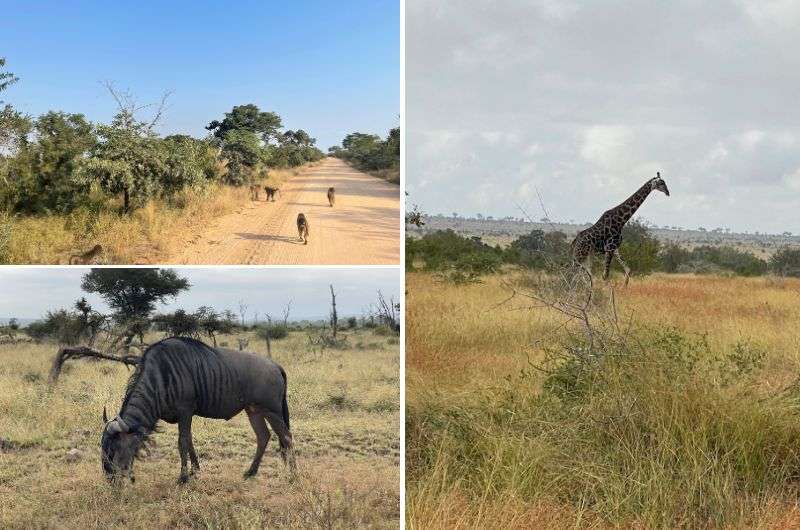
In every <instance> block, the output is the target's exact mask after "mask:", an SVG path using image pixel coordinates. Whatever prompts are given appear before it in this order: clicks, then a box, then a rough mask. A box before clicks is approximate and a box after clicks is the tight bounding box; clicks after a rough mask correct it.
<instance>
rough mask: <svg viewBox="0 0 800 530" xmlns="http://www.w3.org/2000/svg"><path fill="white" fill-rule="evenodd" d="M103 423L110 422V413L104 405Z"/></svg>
mask: <svg viewBox="0 0 800 530" xmlns="http://www.w3.org/2000/svg"><path fill="white" fill-rule="evenodd" d="M103 423H108V413H107V412H106V408H105V407H103Z"/></svg>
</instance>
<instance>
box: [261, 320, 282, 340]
mask: <svg viewBox="0 0 800 530" xmlns="http://www.w3.org/2000/svg"><path fill="white" fill-rule="evenodd" d="M256 334H257V335H258V337H259V338H261V339H264V340H266V339H267V337H269V338H270V340H279V339H284V338H286V337H287V336H288V335H289V328H287V327H286V326H284V325H283V324H265V325H263V326H259V327H258V329H257V331H256Z"/></svg>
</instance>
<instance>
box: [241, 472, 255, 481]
mask: <svg viewBox="0 0 800 530" xmlns="http://www.w3.org/2000/svg"><path fill="white" fill-rule="evenodd" d="M243 476H244V479H245V480H247V479H250V478H253V477H255V476H256V472H255V471H245V472H244V475H243Z"/></svg>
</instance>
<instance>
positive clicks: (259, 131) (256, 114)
mask: <svg viewBox="0 0 800 530" xmlns="http://www.w3.org/2000/svg"><path fill="white" fill-rule="evenodd" d="M281 127H283V124H282V123H281V117H280V116H278V115H277V114H276V113H274V112H262V111H261V109H259V108H258V106H256V105H253V104H252V103H251V104H248V105H239V106H236V107H233V110H231V111H230V112H226V113H225V118H223V120H222V121H218V120H214V121H212V122H211V123H209V124H208V126H207V127H206V130H209V131H212V132H213V134H214V136H215V137H216V138H218V139H219V140H224V139H225V138H226V136H227V135H228V133H229V132H231V131H247V132H251V133H254V134H256V135H258V136H260V138H261V140H262V141H263V142H264V143H265V144H268V143H269V142H270V140H271V139H273V138H277V137H278V130H279V129H280V128H281Z"/></svg>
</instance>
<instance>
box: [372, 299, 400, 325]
mask: <svg viewBox="0 0 800 530" xmlns="http://www.w3.org/2000/svg"><path fill="white" fill-rule="evenodd" d="M377 312H378V320H379V321H382V322H383V323H384V324H386V325H387V326H389V327H390V328H391V329H392V331H396V332H399V331H400V303H398V302H395V301H394V297H390V298H389V300H388V301H387V300H386V298H385V297H384V296H383V293H382V292H381V291H380V290H378V307H377Z"/></svg>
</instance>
